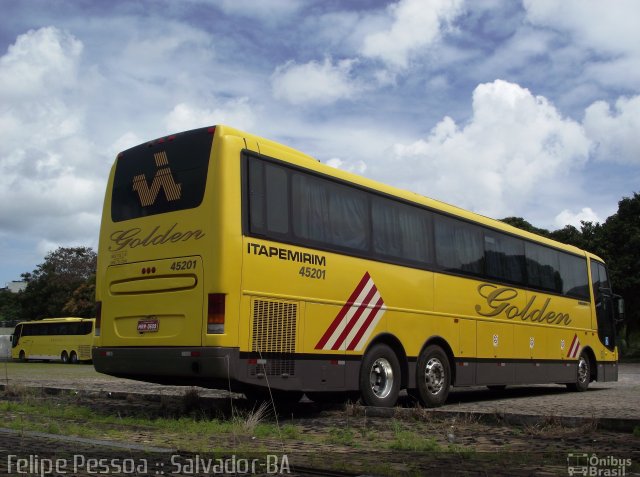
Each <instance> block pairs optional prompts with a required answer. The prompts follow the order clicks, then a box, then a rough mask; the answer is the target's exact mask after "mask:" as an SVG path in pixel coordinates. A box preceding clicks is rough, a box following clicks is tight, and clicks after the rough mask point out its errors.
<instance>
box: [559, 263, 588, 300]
mask: <svg viewBox="0 0 640 477" xmlns="http://www.w3.org/2000/svg"><path fill="white" fill-rule="evenodd" d="M559 261H560V277H561V278H562V293H563V294H565V295H567V296H572V297H575V298H580V299H583V300H588V299H589V281H588V277H587V260H586V258H580V257H576V256H574V255H569V254H566V253H560V254H559Z"/></svg>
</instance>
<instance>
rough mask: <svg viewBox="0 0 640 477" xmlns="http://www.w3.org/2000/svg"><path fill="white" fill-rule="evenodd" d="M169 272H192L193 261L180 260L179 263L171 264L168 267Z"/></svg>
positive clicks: (193, 267) (194, 262)
mask: <svg viewBox="0 0 640 477" xmlns="http://www.w3.org/2000/svg"><path fill="white" fill-rule="evenodd" d="M169 268H170V269H171V270H175V271H179V270H194V269H195V268H196V261H195V260H182V261H180V262H173V263H172V264H171V266H170V267H169Z"/></svg>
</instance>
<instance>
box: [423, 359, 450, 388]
mask: <svg viewBox="0 0 640 477" xmlns="http://www.w3.org/2000/svg"><path fill="white" fill-rule="evenodd" d="M445 378H446V373H445V371H444V366H443V365H442V362H441V361H440V360H439V359H438V358H431V359H430V360H429V361H428V362H427V364H426V366H425V367H424V383H425V385H426V386H427V391H429V392H430V393H431V394H438V393H439V392H440V391H442V388H443V387H444V383H445Z"/></svg>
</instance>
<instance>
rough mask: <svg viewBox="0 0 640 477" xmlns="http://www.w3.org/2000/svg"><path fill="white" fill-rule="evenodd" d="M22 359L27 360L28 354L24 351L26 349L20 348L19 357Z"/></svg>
mask: <svg viewBox="0 0 640 477" xmlns="http://www.w3.org/2000/svg"><path fill="white" fill-rule="evenodd" d="M18 359H19V360H20V361H22V362H23V363H24V362H26V361H27V355H26V354H25V353H24V350H20V355H19V357H18Z"/></svg>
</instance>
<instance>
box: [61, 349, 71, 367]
mask: <svg viewBox="0 0 640 477" xmlns="http://www.w3.org/2000/svg"><path fill="white" fill-rule="evenodd" d="M60 361H62V362H63V363H64V364H66V363H68V362H69V355H68V354H67V352H66V351H63V352H62V354H61V355H60Z"/></svg>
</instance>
